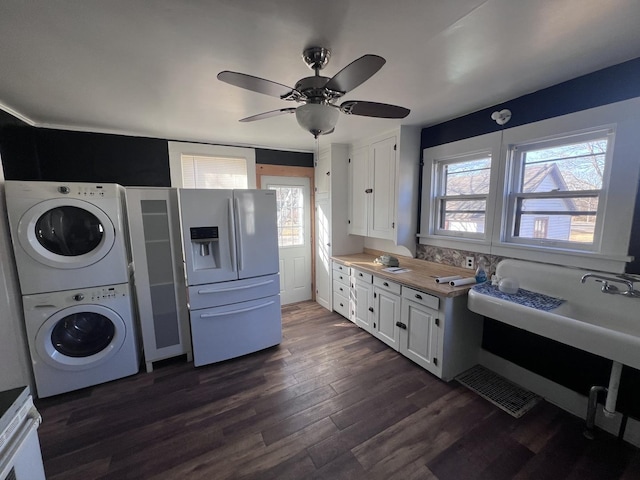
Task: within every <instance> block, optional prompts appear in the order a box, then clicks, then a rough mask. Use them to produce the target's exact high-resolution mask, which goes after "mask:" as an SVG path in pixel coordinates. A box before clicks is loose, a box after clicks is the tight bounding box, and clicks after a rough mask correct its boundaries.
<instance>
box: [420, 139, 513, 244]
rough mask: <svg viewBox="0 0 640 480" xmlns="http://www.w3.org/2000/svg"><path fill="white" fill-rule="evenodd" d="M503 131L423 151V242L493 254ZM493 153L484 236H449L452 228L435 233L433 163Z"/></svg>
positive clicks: (421, 216) (435, 205) (421, 234)
mask: <svg viewBox="0 0 640 480" xmlns="http://www.w3.org/2000/svg"><path fill="white" fill-rule="evenodd" d="M500 145H501V133H500V132H493V133H488V134H485V135H479V136H477V137H472V138H468V139H464V140H459V141H456V142H451V143H445V144H442V145H436V146H434V147H431V148H426V149H424V150H423V157H422V158H423V170H422V202H423V203H422V209H421V215H420V219H419V220H420V232H421V233H420V234H418V239H419V240H418V241H419V242H420V243H424V244H428V245H433V246H437V247H444V248H457V249H460V250H468V249H470V248H472V249H473V250H474V251H477V252H480V253H486V254H488V253H490V246H491V238H492V235H493V230H494V221H495V204H496V201H495V196H496V192H497V191H498V188H499V185H498V179H499V169H500V165H499V159H500ZM483 154H484V155H487V154H490V155H491V176H490V180H489V195H488V198H487V204H486V209H485V229H484V231H485V233H484V235H483V236H481V237H480V236H474V237H470V236H456V235H450V231H449V230H443V231H442V232H439V233H436V230H437V229H436V227H437V220H436V215H435V213H436V210H435V209H436V208H437V202H436V198H435V197H436V195H435V193H436V190H434V188H435V185H436V182H437V179H436V168H435V167H434V162H436V161H437V160H438V159H440V160H443V159H454V158H462V157H467V158H470V157H473V156H475V157H478V156H480V155H483Z"/></svg>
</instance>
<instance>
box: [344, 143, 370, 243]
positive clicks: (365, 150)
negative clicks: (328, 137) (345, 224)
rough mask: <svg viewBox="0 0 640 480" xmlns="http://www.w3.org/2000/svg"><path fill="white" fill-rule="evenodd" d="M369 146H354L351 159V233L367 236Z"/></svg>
mask: <svg viewBox="0 0 640 480" xmlns="http://www.w3.org/2000/svg"><path fill="white" fill-rule="evenodd" d="M368 185H369V146H368V145H365V146H362V147H358V148H354V149H353V150H352V151H351V158H350V159H349V233H350V234H352V235H362V236H363V237H366V236H367V235H368V233H369V231H368V229H367V225H368V222H369V220H368V209H367V200H369V195H367V194H366V193H365V192H366V190H367V189H368V188H369V186H368Z"/></svg>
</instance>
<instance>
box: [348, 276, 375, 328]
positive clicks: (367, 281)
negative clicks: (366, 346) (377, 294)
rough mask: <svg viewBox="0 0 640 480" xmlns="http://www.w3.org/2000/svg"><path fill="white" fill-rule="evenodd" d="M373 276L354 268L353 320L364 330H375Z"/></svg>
mask: <svg viewBox="0 0 640 480" xmlns="http://www.w3.org/2000/svg"><path fill="white" fill-rule="evenodd" d="M372 282H373V276H372V275H371V274H369V273H365V272H361V271H360V270H356V269H354V270H353V281H352V285H353V287H352V291H353V297H354V301H355V310H354V318H353V322H354V323H355V324H356V325H358V326H359V327H360V328H362V329H363V330H366V331H367V332H369V333H372V330H373V283H372Z"/></svg>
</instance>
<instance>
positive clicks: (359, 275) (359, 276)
mask: <svg viewBox="0 0 640 480" xmlns="http://www.w3.org/2000/svg"><path fill="white" fill-rule="evenodd" d="M353 277H354V278H355V279H356V280H360V281H361V282H364V283H372V282H373V275H371V274H370V273H365V272H361V271H360V270H356V269H353Z"/></svg>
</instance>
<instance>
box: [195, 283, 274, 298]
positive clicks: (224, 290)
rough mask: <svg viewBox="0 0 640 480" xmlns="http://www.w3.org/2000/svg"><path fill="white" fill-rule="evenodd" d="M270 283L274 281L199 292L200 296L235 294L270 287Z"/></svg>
mask: <svg viewBox="0 0 640 480" xmlns="http://www.w3.org/2000/svg"><path fill="white" fill-rule="evenodd" d="M270 283H273V280H266V281H264V282H259V283H252V284H251V285H243V286H241V287H228V288H209V289H207V290H198V295H205V294H207V293H220V292H235V291H236V290H246V289H247V288H254V287H261V286H263V285H269V284H270Z"/></svg>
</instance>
